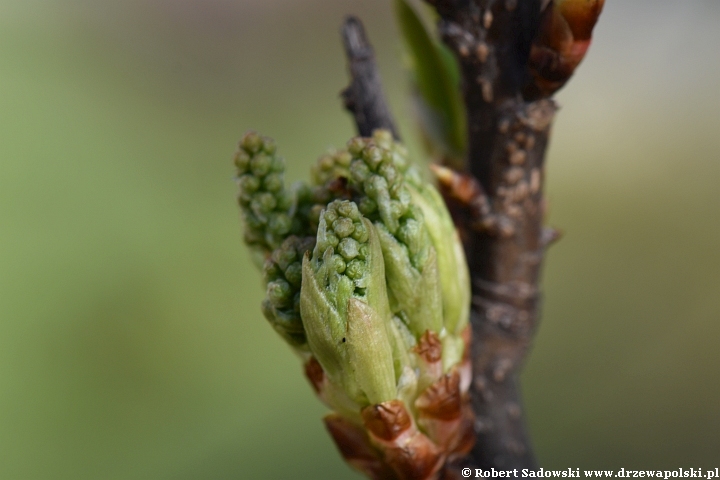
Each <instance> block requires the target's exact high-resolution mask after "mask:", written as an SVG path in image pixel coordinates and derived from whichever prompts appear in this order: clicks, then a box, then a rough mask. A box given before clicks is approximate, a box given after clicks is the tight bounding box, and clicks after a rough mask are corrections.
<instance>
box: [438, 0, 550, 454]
mask: <svg viewBox="0 0 720 480" xmlns="http://www.w3.org/2000/svg"><path fill="white" fill-rule="evenodd" d="M429 3H432V4H434V5H435V7H436V9H437V11H438V13H440V16H441V20H440V24H439V28H440V32H441V35H442V37H443V40H444V41H445V42H446V43H447V44H448V45H449V46H450V48H451V49H452V50H453V51H454V53H455V54H456V56H457V58H458V60H459V61H460V66H461V71H462V78H463V94H464V100H465V104H466V109H467V114H468V138H469V152H468V158H467V163H466V171H465V173H456V175H457V176H458V177H463V176H466V177H468V178H466V182H465V183H466V184H467V183H468V182H470V183H472V182H476V183H477V184H478V185H477V187H476V188H475V190H474V191H475V192H476V193H475V194H473V195H472V196H471V198H466V199H465V200H462V195H459V192H458V191H457V189H458V187H457V185H459V183H458V181H457V178H456V179H455V182H454V183H453V182H449V181H445V182H442V181H441V186H442V187H443V194H444V196H445V198H446V201H447V202H448V204H449V205H450V206H451V209H452V211H453V214H454V216H455V218H456V222H457V225H458V227H459V228H460V230H461V232H462V234H463V238H464V241H465V246H466V254H467V259H468V263H469V265H470V273H471V277H472V282H473V285H472V286H473V310H472V326H473V353H472V355H473V384H472V387H471V396H472V404H473V410H474V411H475V415H476V423H475V433H476V435H477V442H476V444H475V447H474V449H473V451H472V453H471V456H470V459H469V460H470V461H471V462H472V463H473V464H474V465H473V466H475V467H478V468H490V467H496V468H535V467H536V466H537V462H536V460H535V457H534V455H533V452H532V446H531V443H530V439H529V436H528V433H527V429H526V427H525V422H524V418H523V416H524V415H523V408H522V400H521V395H520V388H519V382H518V375H519V372H520V369H521V367H522V364H523V361H524V359H525V357H526V355H527V352H528V350H529V348H530V345H531V341H532V338H533V335H534V332H535V330H536V327H537V323H538V319H539V311H538V306H539V300H540V293H539V288H538V280H539V274H540V266H541V262H542V258H543V253H544V250H545V246H546V245H545V243H544V241H543V238H544V237H543V227H542V224H543V216H544V200H543V193H542V188H543V176H544V174H543V171H544V166H543V163H544V157H545V149H546V147H547V144H548V136H549V131H550V124H551V122H552V119H553V115H554V113H555V109H556V107H555V104H554V103H553V102H552V101H551V100H544V99H542V100H538V101H535V102H527V101H525V99H524V98H523V96H522V92H523V90H524V88H525V87H526V85H527V84H529V83H530V82H531V75H530V71H529V69H528V58H529V55H530V50H531V46H532V42H533V40H534V39H535V37H536V35H537V32H538V28H539V24H540V18H541V1H540V0H537V1H530V0H528V1H513V0H503V1H494V0H478V1H469V0H436V1H430V2H429ZM545 3H546V2H545ZM441 180H442V179H441ZM453 185H455V187H453ZM460 193H462V192H460ZM474 205H485V206H486V208H485V209H481V210H478V209H477V208H473V206H474Z"/></svg>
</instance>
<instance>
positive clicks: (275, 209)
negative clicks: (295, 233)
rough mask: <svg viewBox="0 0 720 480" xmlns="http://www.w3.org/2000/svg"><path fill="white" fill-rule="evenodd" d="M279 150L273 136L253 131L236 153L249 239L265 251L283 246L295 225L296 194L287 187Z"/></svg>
mask: <svg viewBox="0 0 720 480" xmlns="http://www.w3.org/2000/svg"><path fill="white" fill-rule="evenodd" d="M275 150H276V148H275V142H273V140H272V139H270V138H267V137H261V136H260V135H258V134H257V133H255V132H249V133H247V134H245V136H244V137H243V138H242V140H241V141H240V144H239V148H238V151H237V153H236V154H235V166H236V167H237V183H238V186H239V188H240V192H239V194H238V203H239V204H240V207H241V209H242V213H243V220H244V223H245V243H247V244H248V246H249V247H250V248H252V249H253V250H256V251H259V252H261V253H263V254H267V253H269V252H271V251H272V250H273V249H275V248H277V247H278V246H280V244H281V243H282V241H283V240H284V239H285V237H286V236H288V235H289V234H290V232H291V229H292V218H291V212H290V211H291V209H292V207H293V198H292V195H291V194H290V193H289V192H288V191H287V190H286V189H285V183H284V172H285V161H284V160H283V159H282V158H281V157H278V156H276V154H275Z"/></svg>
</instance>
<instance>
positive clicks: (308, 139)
mask: <svg viewBox="0 0 720 480" xmlns="http://www.w3.org/2000/svg"><path fill="white" fill-rule="evenodd" d="M719 6H720V4H718V2H717V1H715V0H707V1H699V0H698V1H695V2H672V1H670V0H638V1H636V2H609V3H608V4H607V5H606V8H605V12H604V14H603V18H602V19H601V21H600V24H599V26H598V28H597V30H596V35H595V41H594V44H593V47H592V49H591V51H590V53H589V55H588V57H587V59H586V60H585V62H584V63H583V65H582V67H581V68H580V69H579V71H578V73H577V76H576V78H574V79H573V80H572V81H571V82H570V84H569V85H568V87H566V89H565V90H563V91H562V92H561V94H560V96H559V100H560V102H561V103H563V104H564V105H565V107H564V108H563V109H562V110H561V111H560V113H559V115H558V117H557V121H556V124H555V132H554V137H553V145H552V148H551V150H550V152H549V157H548V158H549V172H548V175H549V189H548V197H549V205H550V223H551V224H553V225H555V226H559V227H561V228H562V229H563V230H565V232H566V236H565V238H564V239H563V240H562V241H561V242H560V243H559V244H557V245H556V246H555V247H553V249H552V250H551V251H550V253H549V255H548V258H547V263H546V272H545V282H544V286H545V305H544V318H545V320H544V322H543V324H542V328H541V329H540V332H539V335H538V337H537V342H536V344H535V348H534V351H533V352H532V355H531V356H530V360H529V362H528V365H527V367H526V371H525V375H524V386H525V397H526V404H527V408H528V412H529V418H530V424H531V429H532V432H533V437H534V439H535V443H536V449H537V451H538V454H539V456H540V459H541V461H542V462H543V465H544V466H545V467H580V468H585V467H603V468H608V469H610V468H616V469H617V468H620V467H625V468H638V467H643V468H646V467H650V468H671V467H672V468H677V467H684V468H687V467H690V466H692V467H702V468H708V467H711V466H713V467H714V466H717V458H718V457H717V452H718V451H720V435H718V432H719V431H720V406H719V404H718V401H717V399H718V398H719V397H720V382H719V381H718V377H719V376H720V350H719V349H718V345H719V344H720V322H719V321H718V320H720V297H719V296H718V295H717V293H718V291H720V255H719V254H718V250H717V249H718V246H719V245H720V221H718V209H719V207H720V197H718V195H717V191H718V186H717V181H718V179H719V178H720V161H719V159H720V141H719V140H718V136H717V132H718V131H719V130H720V114H718V112H720V94H719V93H718V89H717V85H718V83H719V82H720V64H719V62H717V54H716V52H715V49H716V46H717V45H718V44H720V30H718V29H717V24H718V21H720V8H719ZM348 12H354V13H357V14H359V15H360V16H361V17H362V18H363V19H364V20H365V21H366V24H367V26H368V29H369V33H370V35H371V38H372V40H373V42H374V44H375V46H376V50H377V52H378V55H379V59H380V64H381V68H382V72H383V76H384V79H385V81H386V83H387V85H388V90H389V93H390V98H391V102H392V103H393V106H394V108H395V110H396V112H397V116H398V117H399V118H400V120H401V128H402V129H403V135H404V138H406V139H408V140H409V141H410V143H411V148H412V147H413V145H415V150H413V151H415V152H417V151H418V149H417V147H416V145H417V143H418V142H417V137H416V136H412V135H411V133H412V131H413V122H412V119H410V118H409V117H410V116H409V114H408V113H407V112H408V111H409V110H408V108H406V90H407V89H406V85H407V83H406V76H405V72H403V71H401V70H400V69H399V67H398V66H397V65H398V62H397V59H398V58H399V56H400V50H401V49H400V42H399V40H398V38H397V36H396V35H397V32H396V31H395V30H394V19H393V17H392V4H391V3H390V2H384V1H381V0H372V1H369V2H351V1H350V0H342V1H340V0H322V1H321V0H315V1H311V0H307V1H302V2H301V1H300V0H292V1H290V0H287V1H285V2H261V1H259V0H252V1H243V2H229V1H226V0H212V1H208V2H199V1H197V0H177V1H173V2H171V1H168V0H152V1H140V0H125V1H123V2H113V3H107V2H100V1H98V0H45V1H40V0H25V1H20V0H4V1H3V2H0V109H1V111H2V116H1V117H0V165H1V166H2V175H0V232H1V234H0V478H2V479H8V480H15V479H18V480H26V479H29V480H35V479H38V480H44V479H60V480H62V479H74V480H76V479H88V480H89V479H98V478H102V479H164V478H167V479H178V480H190V479H229V478H253V479H281V478H297V479H301V478H308V479H310V478H312V479H321V478H327V479H339V478H357V476H356V475H355V474H353V473H351V472H350V471H349V469H348V468H347V467H346V466H345V465H343V464H342V462H341V461H340V458H339V455H338V454H337V453H336V452H335V450H334V447H333V446H332V444H331V441H330V439H329V437H328V436H327V435H326V433H325V432H324V431H323V427H322V423H321V421H320V418H321V415H322V413H323V409H322V407H321V406H320V404H319V402H317V401H316V399H315V398H314V396H313V394H312V391H311V389H310V387H309V386H307V385H306V384H305V381H304V380H303V378H302V376H301V375H299V372H300V371H301V370H300V369H301V367H300V365H299V364H298V362H297V361H296V359H295V358H294V357H293V356H292V354H291V353H290V352H289V351H288V350H289V349H287V348H286V347H285V345H283V344H282V342H281V341H279V340H278V339H277V338H276V335H275V333H274V332H272V330H271V329H270V328H269V327H268V326H267V324H266V322H265V321H264V320H263V319H262V318H261V313H260V308H259V302H260V299H261V298H262V291H261V288H260V278H259V275H258V274H257V272H255V270H254V268H253V267H252V265H251V263H250V259H249V255H248V253H247V251H246V250H245V248H244V247H243V245H242V234H241V228H240V222H239V219H238V211H237V207H236V204H235V200H234V196H235V185H234V183H233V181H232V175H233V166H232V154H233V151H234V149H235V144H236V142H237V140H238V139H239V137H240V135H241V134H242V133H243V132H244V131H245V130H247V129H249V128H251V127H252V128H257V129H258V130H261V131H264V132H267V133H268V134H270V135H273V136H274V137H276V138H277V140H278V142H282V144H283V152H284V153H285V154H286V156H287V157H288V166H289V176H290V177H291V179H297V178H299V176H300V174H301V173H300V172H304V171H306V170H307V168H308V166H309V164H310V163H311V162H313V161H314V160H315V156H316V155H317V153H318V152H320V151H322V149H323V148H325V147H327V146H329V145H338V146H339V145H342V144H343V143H344V141H345V139H346V138H348V137H350V136H351V135H352V124H351V122H350V120H349V118H348V117H347V116H346V114H344V113H343V112H342V111H341V108H340V102H339V100H338V98H337V92H338V91H339V89H340V88H341V87H342V86H344V85H345V84H346V75H345V66H344V59H343V57H342V50H341V46H340V42H339V40H338V33H337V32H338V27H339V25H340V23H341V20H342V17H343V15H344V14H346V13H348ZM639 18H642V21H641V22H639V21H638V19H639ZM413 142H414V143H413Z"/></svg>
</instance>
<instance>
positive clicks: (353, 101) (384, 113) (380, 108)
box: [341, 16, 400, 140]
mask: <svg viewBox="0 0 720 480" xmlns="http://www.w3.org/2000/svg"><path fill="white" fill-rule="evenodd" d="M341 34H342V38H343V43H344V45H345V54H346V56H347V59H348V68H349V70H350V77H351V83H350V85H349V86H348V87H347V88H346V89H345V90H343V91H342V93H341V96H342V98H343V101H344V104H345V108H346V109H347V110H348V111H350V113H351V114H352V115H353V118H354V119H355V124H356V125H357V130H358V133H359V134H360V135H362V136H363V137H369V136H371V135H372V132H373V130H376V129H379V128H383V129H386V130H390V131H391V132H392V134H393V137H395V139H396V140H399V139H400V135H399V134H398V131H397V128H395V122H394V121H393V118H392V114H391V113H390V108H389V107H388V104H387V101H386V100H385V95H384V93H383V90H382V84H381V82H380V74H379V73H378V69H377V65H376V64H375V55H374V53H373V49H372V46H371V45H370V43H369V42H368V39H367V36H366V35H365V28H364V27H363V24H362V22H360V20H359V19H358V18H356V17H353V16H349V17H347V19H346V20H345V23H344V24H343V26H342V30H341Z"/></svg>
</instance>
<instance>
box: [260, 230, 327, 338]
mask: <svg viewBox="0 0 720 480" xmlns="http://www.w3.org/2000/svg"><path fill="white" fill-rule="evenodd" d="M314 244H315V239H314V238H312V237H305V238H300V237H296V236H290V237H288V238H287V239H286V240H285V241H284V242H283V243H282V244H281V245H280V247H278V248H277V249H275V250H274V251H273V253H272V255H270V257H269V258H268V259H267V260H266V262H265V265H264V267H263V271H264V279H265V284H266V285H267V288H266V297H265V300H263V303H262V311H263V314H264V315H265V318H266V319H267V320H268V321H269V322H270V324H271V325H272V327H273V328H274V329H275V331H277V332H278V333H279V334H280V335H281V336H282V337H283V338H284V339H285V340H286V341H287V342H288V343H289V344H290V345H291V346H292V347H295V348H298V349H300V350H303V349H305V348H306V347H305V344H306V338H305V329H304V327H303V323H302V319H301V317H300V287H301V285H302V258H303V255H304V254H305V252H309V251H311V250H312V249H313V247H314Z"/></svg>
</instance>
